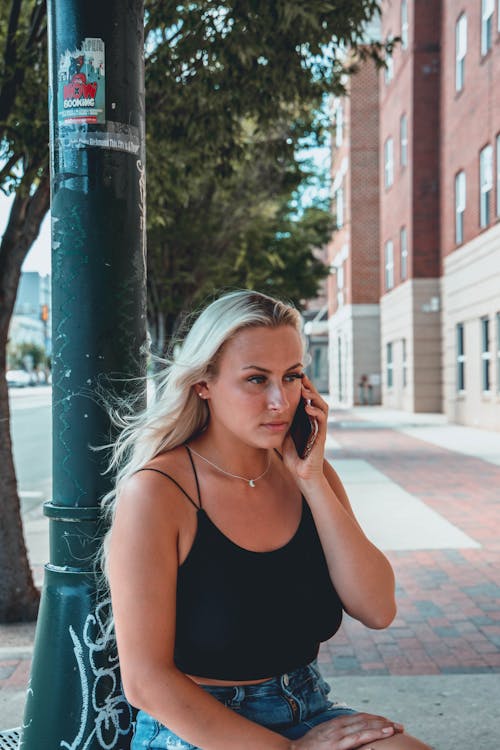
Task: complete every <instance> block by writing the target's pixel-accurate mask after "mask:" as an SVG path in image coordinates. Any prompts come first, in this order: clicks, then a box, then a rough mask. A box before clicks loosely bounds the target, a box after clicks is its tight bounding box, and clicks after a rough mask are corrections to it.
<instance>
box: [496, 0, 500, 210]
mask: <svg viewBox="0 0 500 750" xmlns="http://www.w3.org/2000/svg"><path fill="white" fill-rule="evenodd" d="M499 2H500V0H499ZM499 14H500V11H499ZM497 216H500V135H497Z"/></svg>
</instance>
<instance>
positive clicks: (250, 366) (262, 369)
mask: <svg viewBox="0 0 500 750" xmlns="http://www.w3.org/2000/svg"><path fill="white" fill-rule="evenodd" d="M303 366H304V365H303V364H302V362H296V363H295V364H294V365H291V367H287V368H286V370H285V372H288V371H289V370H295V369H296V368H297V367H303ZM241 369H242V370H259V371H260V372H271V370H267V369H266V368H265V367H259V365H245V367H242V368H241Z"/></svg>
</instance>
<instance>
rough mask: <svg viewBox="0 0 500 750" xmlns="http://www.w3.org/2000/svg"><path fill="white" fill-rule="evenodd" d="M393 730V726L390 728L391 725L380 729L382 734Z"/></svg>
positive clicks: (390, 732)
mask: <svg viewBox="0 0 500 750" xmlns="http://www.w3.org/2000/svg"><path fill="white" fill-rule="evenodd" d="M393 731H394V730H393V728H392V727H385V728H384V729H382V733H383V734H392V733H393Z"/></svg>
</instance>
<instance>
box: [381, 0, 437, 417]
mask: <svg viewBox="0 0 500 750" xmlns="http://www.w3.org/2000/svg"><path fill="white" fill-rule="evenodd" d="M440 21H441V18H440V2H437V1H436V0H414V1H413V2H410V1H409V0H408V2H406V3H402V2H401V0H400V1H399V2H390V3H389V2H386V3H384V5H383V14H382V36H383V38H387V37H391V36H401V38H402V42H401V44H399V45H398V46H397V47H396V48H395V50H394V53H393V58H392V60H391V61H390V64H389V67H388V69H387V70H384V71H381V72H380V99H379V107H380V136H379V147H380V158H381V170H380V251H381V264H380V265H381V274H380V292H381V299H380V307H381V311H380V319H381V355H382V398H383V403H384V404H385V405H387V406H391V407H395V408H402V409H408V410H410V411H440V410H441V340H440V339H441V330H440V322H441V321H440V312H439V286H440V279H439V277H440V272H439V82H440V75H439V71H440V47H439V43H440V39H439V36H440Z"/></svg>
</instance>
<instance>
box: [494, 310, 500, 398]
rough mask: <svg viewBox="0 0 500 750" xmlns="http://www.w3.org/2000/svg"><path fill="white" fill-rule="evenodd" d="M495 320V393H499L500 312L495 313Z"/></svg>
mask: <svg viewBox="0 0 500 750" xmlns="http://www.w3.org/2000/svg"><path fill="white" fill-rule="evenodd" d="M495 317H496V321H497V393H500V312H497V314H496V316H495Z"/></svg>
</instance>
